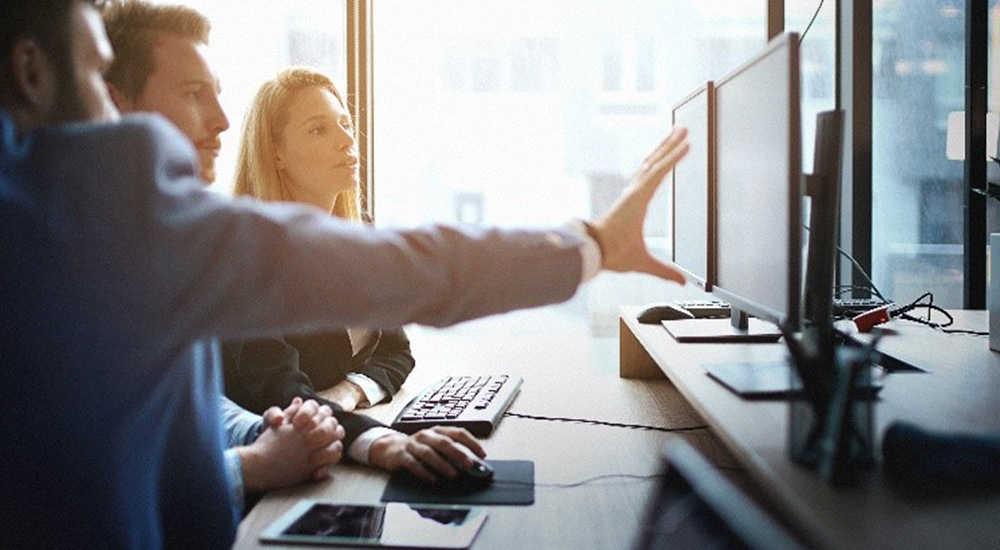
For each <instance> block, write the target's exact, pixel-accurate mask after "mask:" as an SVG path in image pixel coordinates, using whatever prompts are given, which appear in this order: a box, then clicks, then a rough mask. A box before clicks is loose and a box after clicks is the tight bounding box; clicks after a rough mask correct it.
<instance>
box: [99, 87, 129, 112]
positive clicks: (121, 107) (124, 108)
mask: <svg viewBox="0 0 1000 550" xmlns="http://www.w3.org/2000/svg"><path fill="white" fill-rule="evenodd" d="M104 83H105V84H107V86H108V93H109V94H111V101H113V102H114V104H115V107H118V111H119V112H122V113H131V112H132V111H134V110H135V101H133V100H132V98H131V97H129V96H128V94H126V93H124V92H122V91H121V89H119V88H118V86H115V84H114V83H113V82H111V81H108V80H105V81H104Z"/></svg>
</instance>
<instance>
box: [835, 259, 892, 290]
mask: <svg viewBox="0 0 1000 550" xmlns="http://www.w3.org/2000/svg"><path fill="white" fill-rule="evenodd" d="M837 252H840V255H841V256H843V257H845V258H847V259H848V260H850V262H851V264H852V265H853V266H854V269H857V270H858V272H859V273H861V276H862V277H864V278H865V281H866V282H867V283H868V285H869V286H870V287H871V289H872V292H874V293H875V296H877V297H878V298H879V299H881V300H882V301H883V302H886V303H888V302H890V301H891V300H889V299H888V298H886V297H885V296H882V293H881V292H879V290H878V287H877V286H875V282H874V281H872V278H871V277H869V276H868V273H865V268H863V267H861V264H859V263H858V261H857V260H855V259H854V257H853V256H851V255H850V254H848V253H847V252H844V249H843V248H840V246H839V245H838V246H837Z"/></svg>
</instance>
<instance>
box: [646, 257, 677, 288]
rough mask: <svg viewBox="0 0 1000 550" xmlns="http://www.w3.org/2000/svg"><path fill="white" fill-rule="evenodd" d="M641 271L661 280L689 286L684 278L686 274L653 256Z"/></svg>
mask: <svg viewBox="0 0 1000 550" xmlns="http://www.w3.org/2000/svg"><path fill="white" fill-rule="evenodd" d="M639 271H642V272H644V273H649V274H650V275H655V276H657V277H660V278H661V279H666V280H668V281H673V282H675V283H677V284H679V285H684V284H687V279H686V278H685V277H684V274H683V273H681V272H680V270H678V269H677V268H676V267H673V266H672V265H670V264H667V263H664V262H661V261H659V260H657V259H656V258H654V257H652V256H650V257H649V260H648V261H647V262H646V265H645V266H644V267H641V268H640V269H639Z"/></svg>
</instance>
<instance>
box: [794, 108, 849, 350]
mask: <svg viewBox="0 0 1000 550" xmlns="http://www.w3.org/2000/svg"><path fill="white" fill-rule="evenodd" d="M843 133H844V113H843V111H825V112H822V113H819V114H818V115H816V147H815V150H814V153H813V173H812V174H811V175H809V176H807V177H806V194H807V195H808V196H809V200H810V206H809V234H808V240H807V243H808V244H807V247H808V254H807V256H806V281H805V292H804V293H805V320H806V325H807V326H806V327H805V328H806V329H807V330H810V331H812V332H813V333H814V334H815V336H816V337H817V338H818V339H819V344H820V345H821V346H822V347H823V348H824V349H827V351H830V350H829V349H828V348H829V347H830V346H832V345H833V306H832V302H833V297H834V295H833V285H834V282H835V280H836V275H835V273H836V265H837V239H838V235H837V225H838V222H839V218H840V215H839V213H840V176H841V158H842V156H843Z"/></svg>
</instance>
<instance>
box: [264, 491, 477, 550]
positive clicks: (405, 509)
mask: <svg viewBox="0 0 1000 550" xmlns="http://www.w3.org/2000/svg"><path fill="white" fill-rule="evenodd" d="M484 521H486V510H484V509H483V508H476V507H467V506H438V505H432V504H404V503H388V504H347V503H342V502H324V501H316V500H303V501H300V502H299V503H298V504H296V505H295V506H294V507H293V508H292V509H291V510H289V511H288V512H286V513H285V515H283V516H281V517H280V518H278V520H277V521H275V522H274V523H272V524H271V525H270V526H269V527H268V528H267V529H265V530H264V531H263V532H262V533H261V534H260V541H261V542H266V543H279V544H310V545H322V546H352V547H362V548H440V549H464V548H468V547H469V546H471V545H472V541H473V540H475V538H476V535H477V534H478V533H479V529H480V527H482V526H483V522H484Z"/></svg>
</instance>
